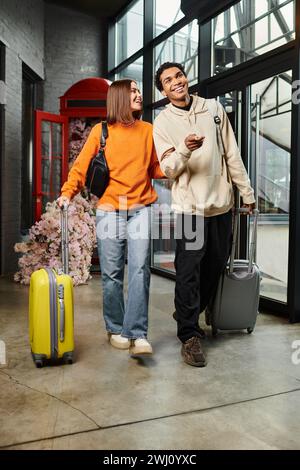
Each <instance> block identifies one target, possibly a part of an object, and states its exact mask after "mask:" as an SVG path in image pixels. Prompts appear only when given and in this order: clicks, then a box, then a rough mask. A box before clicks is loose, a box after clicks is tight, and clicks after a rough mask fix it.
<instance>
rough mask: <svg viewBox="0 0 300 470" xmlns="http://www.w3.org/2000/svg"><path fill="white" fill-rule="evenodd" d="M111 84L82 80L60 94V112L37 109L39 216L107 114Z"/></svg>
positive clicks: (37, 194) (37, 211)
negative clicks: (93, 130) (108, 91)
mask: <svg viewBox="0 0 300 470" xmlns="http://www.w3.org/2000/svg"><path fill="white" fill-rule="evenodd" d="M109 85H110V82H109V81H108V80H106V79H104V78H87V79H84V80H80V81H79V82H77V83H75V84H74V85H72V86H71V87H70V88H69V89H68V90H67V92H66V93H65V94H64V95H63V96H61V97H60V114H59V115H57V114H51V113H46V112H44V111H36V112H35V192H34V195H33V196H34V200H35V220H39V219H40V217H41V214H42V213H43V211H44V210H45V206H46V204H47V202H51V201H53V200H54V199H56V198H57V197H58V196H59V194H60V188H61V186H62V184H63V183H64V181H65V180H66V179H67V175H68V170H69V162H70V160H72V158H74V157H75V156H77V155H76V154H78V152H79V149H80V148H81V147H82V145H83V143H84V141H83V139H86V137H87V134H88V132H89V128H90V127H91V126H92V125H94V124H95V123H96V122H97V121H100V120H101V119H104V118H105V116H106V97H107V90H108V88H109ZM73 138H74V139H76V143H74V141H73V140H72V139H73ZM80 140H81V141H80ZM79 141H80V142H79ZM77 150H78V151H77Z"/></svg>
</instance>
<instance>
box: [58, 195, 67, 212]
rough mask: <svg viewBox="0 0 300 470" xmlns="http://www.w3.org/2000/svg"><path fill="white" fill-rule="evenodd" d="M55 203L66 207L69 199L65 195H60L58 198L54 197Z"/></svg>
mask: <svg viewBox="0 0 300 470" xmlns="http://www.w3.org/2000/svg"><path fill="white" fill-rule="evenodd" d="M56 204H57V205H58V207H60V208H61V209H62V208H63V207H68V205H69V204H70V199H69V198H68V197H67V196H60V197H59V198H57V199H56Z"/></svg>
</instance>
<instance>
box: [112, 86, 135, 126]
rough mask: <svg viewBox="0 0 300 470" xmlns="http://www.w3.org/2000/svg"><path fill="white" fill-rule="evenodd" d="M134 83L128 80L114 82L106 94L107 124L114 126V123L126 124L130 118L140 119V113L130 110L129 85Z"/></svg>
mask: <svg viewBox="0 0 300 470" xmlns="http://www.w3.org/2000/svg"><path fill="white" fill-rule="evenodd" d="M132 82H135V83H136V81H135V80H132V79H130V78H124V79H122V80H116V81H114V82H113V83H112V84H111V85H110V87H109V89H108V93H107V104H106V106H107V118H106V120H107V122H108V124H115V123H116V122H121V123H128V122H130V121H132V118H135V119H140V117H141V115H142V111H133V112H132V110H131V104H130V94H131V83H132Z"/></svg>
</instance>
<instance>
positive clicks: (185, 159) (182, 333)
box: [154, 62, 255, 367]
mask: <svg viewBox="0 0 300 470" xmlns="http://www.w3.org/2000/svg"><path fill="white" fill-rule="evenodd" d="M155 84H156V87H157V88H158V90H159V91H160V92H161V93H162V94H163V95H164V96H165V97H167V98H168V99H169V101H170V104H168V105H167V106H166V108H165V109H164V110H163V111H161V113H160V114H159V115H158V116H157V118H156V119H155V122H154V141H155V146H156V150H157V155H158V158H159V161H160V165H161V169H162V171H163V172H164V173H165V175H166V176H167V177H168V178H171V179H174V183H173V186H172V208H173V209H174V211H175V212H176V213H177V220H176V226H177V234H178V235H177V240H176V256H175V269H176V286H175V308H176V320H177V335H178V338H179V339H180V341H181V342H182V348H181V354H182V357H183V360H184V361H185V362H186V363H187V364H189V365H192V366H197V367H203V366H205V365H206V358H205V355H204V352H203V350H202V347H201V341H200V338H201V337H202V336H203V332H202V331H201V329H200V328H199V324H198V321H199V312H202V311H203V310H204V309H205V308H206V306H207V304H208V302H209V300H210V298H211V297H212V295H213V294H214V292H215V290H216V287H217V283H218V280H219V277H220V275H221V273H222V271H223V269H224V268H225V266H226V262H227V260H228V256H229V253H230V248H231V241H232V230H231V229H232V210H231V209H232V207H233V205H234V197H233V189H232V182H233V183H234V184H236V186H237V187H238V189H239V191H240V194H241V197H242V198H243V203H244V206H246V207H248V208H249V211H250V213H251V212H252V211H253V209H254V207H255V198H254V192H253V189H252V188H251V186H250V181H249V178H248V175H247V172H246V170H245V167H244V164H243V162H242V159H241V156H240V153H239V150H238V146H237V143H236V140H235V136H234V133H233V130H232V128H231V125H230V122H229V120H228V117H227V115H226V112H225V111H224V109H223V107H222V106H221V105H220V104H219V103H217V102H215V101H212V100H205V99H204V98H201V97H198V96H190V95H189V92H188V79H187V76H186V73H185V70H184V68H183V66H182V65H181V64H178V63H174V62H166V63H164V64H163V65H161V66H160V67H159V69H158V70H157V72H156V76H155ZM212 106H214V107H215V112H214V111H213V110H212ZM218 126H219V128H218ZM220 148H223V149H224V150H223V152H222V151H221V150H220ZM222 153H223V155H222ZM179 232H180V234H179ZM192 237H194V238H192ZM199 240H201V243H200V244H199Z"/></svg>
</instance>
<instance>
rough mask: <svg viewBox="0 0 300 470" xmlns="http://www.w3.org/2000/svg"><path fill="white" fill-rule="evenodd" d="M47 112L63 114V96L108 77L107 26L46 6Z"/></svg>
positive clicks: (90, 18)
mask: <svg viewBox="0 0 300 470" xmlns="http://www.w3.org/2000/svg"><path fill="white" fill-rule="evenodd" d="M45 6H46V12H45V18H46V23H45V42H46V49H45V74H46V82H45V87H44V109H45V110H46V111H49V112H53V113H58V112H59V99H58V98H59V96H61V95H63V94H64V93H65V92H66V91H67V89H68V88H70V86H71V85H73V84H74V83H76V82H78V81H79V80H82V79H84V78H89V77H106V76H107V65H106V64H107V22H106V20H99V19H96V18H93V17H91V16H88V15H85V14H83V13H78V12H75V11H71V10H68V9H65V8H62V7H57V6H55V5H51V4H46V5H45Z"/></svg>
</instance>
